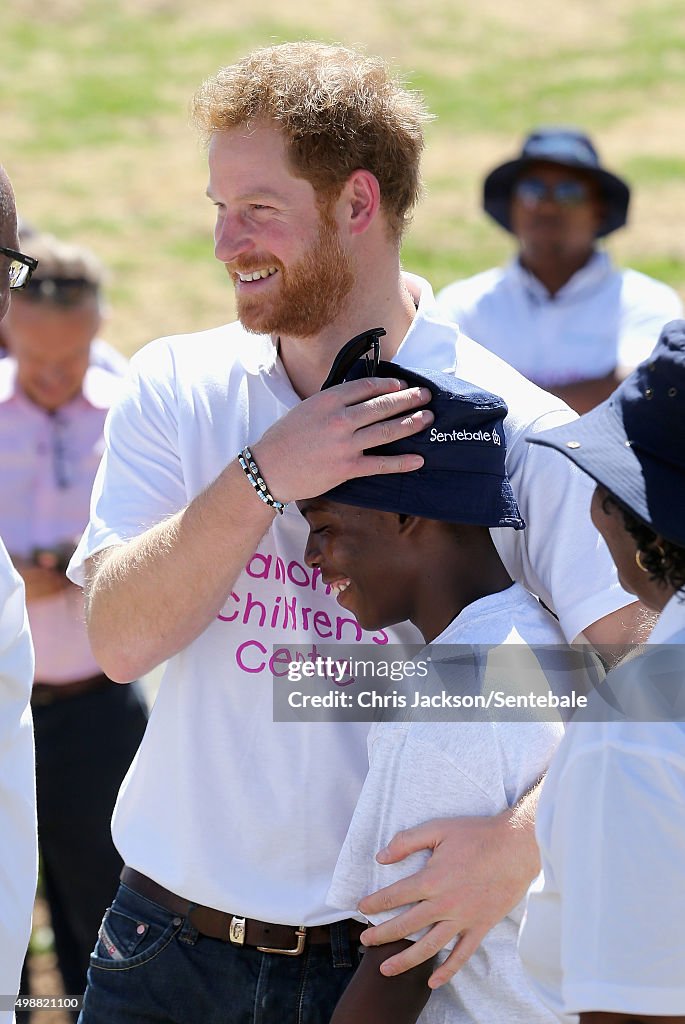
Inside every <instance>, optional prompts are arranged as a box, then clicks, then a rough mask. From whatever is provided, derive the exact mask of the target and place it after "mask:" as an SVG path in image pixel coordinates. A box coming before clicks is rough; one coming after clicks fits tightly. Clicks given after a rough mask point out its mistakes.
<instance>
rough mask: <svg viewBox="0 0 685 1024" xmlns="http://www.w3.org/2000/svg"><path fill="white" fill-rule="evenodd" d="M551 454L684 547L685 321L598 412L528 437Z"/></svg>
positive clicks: (670, 327) (671, 326)
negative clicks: (561, 457) (562, 457)
mask: <svg viewBox="0 0 685 1024" xmlns="http://www.w3.org/2000/svg"><path fill="white" fill-rule="evenodd" d="M526 440H527V441H530V442H531V443H532V444H542V445H547V446H548V447H550V448H555V449H556V450H557V451H559V452H561V453H562V454H563V455H565V456H566V457H567V458H569V459H571V461H572V462H575V464H576V465H577V466H578V467H579V469H582V470H583V472H584V473H587V474H588V476H591V477H592V479H593V480H596V481H597V483H600V484H602V486H603V487H606V489H607V490H608V491H611V493H612V494H614V495H615V496H616V497H617V498H618V499H619V500H620V501H622V502H623V504H624V505H626V506H627V507H628V508H629V509H631V511H632V512H634V513H635V515H636V516H638V517H639V518H640V519H642V520H643V522H645V523H647V525H648V526H650V527H651V528H652V529H653V530H654V531H655V532H656V533H659V534H661V536H662V537H664V538H665V539H666V540H669V541H671V542H672V543H673V544H678V545H685V511H684V510H685V320H672V321H671V322H670V323H668V324H666V326H665V327H664V329H663V330H662V332H661V335H660V337H659V340H658V342H657V344H656V347H655V348H654V351H653V352H652V354H651V356H650V357H649V358H648V359H647V360H645V362H644V363H641V364H640V365H639V366H638V367H637V369H636V370H634V371H633V373H631V375H630V376H629V377H627V378H626V379H625V380H624V381H623V383H622V384H620V385H619V387H618V388H617V389H616V391H614V393H613V395H611V397H610V398H608V399H607V400H606V402H602V404H601V405H598V406H597V408H596V409H592V410H591V411H590V412H588V413H586V414H585V415H584V416H581V417H580V419H578V420H575V421H573V422H572V423H566V424H565V425H564V426H562V427H555V428H554V429H553V430H545V431H541V432H540V433H539V434H536V435H535V436H534V437H528V438H526Z"/></svg>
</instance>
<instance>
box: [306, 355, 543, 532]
mask: <svg viewBox="0 0 685 1024" xmlns="http://www.w3.org/2000/svg"><path fill="white" fill-rule="evenodd" d="M366 373H367V369H366V366H365V364H364V363H363V362H362V361H359V362H358V363H356V364H355V365H354V367H353V368H352V370H351V371H350V372H349V373H348V374H347V375H346V376H347V379H353V378H356V377H362V376H365V375H366ZM374 376H377V377H400V378H401V379H402V380H405V381H406V382H407V384H408V385H409V386H410V387H425V388H428V389H429V391H430V392H431V395H432V398H431V401H430V402H429V403H428V405H427V406H426V408H428V409H430V410H431V411H432V412H433V414H434V415H435V421H434V423H433V424H432V425H431V426H430V427H427V428H426V429H425V430H422V431H420V432H419V433H418V434H413V435H412V436H411V437H407V438H402V439H401V440H399V441H393V442H391V443H390V444H386V445H379V446H378V447H376V448H373V449H372V450H371V452H369V453H368V454H378V455H402V454H417V455H422V456H423V459H424V464H423V466H422V467H421V469H417V470H415V471H413V472H410V473H381V474H378V475H376V476H367V477H357V478H356V479H354V480H348V481H346V482H345V483H343V484H340V486H338V487H334V488H333V490H331V491H328V492H327V494H326V495H324V497H326V498H329V499H330V500H331V501H340V502H342V503H343V504H345V505H356V506H358V507H361V508H373V509H378V510H380V511H382V512H398V513H404V514H406V515H414V516H422V517H423V518H425V519H440V520H443V521H445V522H449V523H468V524H471V525H473V526H511V527H513V528H514V529H515V530H522V529H523V527H524V526H525V523H524V522H523V519H522V518H521V514H520V512H519V509H518V505H517V504H516V499H515V498H514V493H513V491H512V489H511V484H510V483H509V479H508V477H507V474H506V471H505V468H504V459H505V454H506V447H505V437H504V426H503V421H504V417H505V416H506V414H507V411H508V410H507V405H506V403H505V402H504V401H503V400H502V399H501V398H499V396H497V395H493V394H490V392H489V391H483V390H481V389H480V388H477V387H475V386H474V385H473V384H469V383H467V382H466V381H463V380H459V378H457V377H454V376H453V375H452V374H449V373H442V372H440V371H438V370H423V369H422V370H421V371H420V372H418V371H415V370H409V369H406V368H405V367H403V366H398V365H396V364H395V363H389V362H382V361H381V362H380V363H379V364H378V370H377V371H376V372H375V374H374Z"/></svg>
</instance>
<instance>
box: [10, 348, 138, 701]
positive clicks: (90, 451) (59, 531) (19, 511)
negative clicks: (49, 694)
mask: <svg viewBox="0 0 685 1024" xmlns="http://www.w3.org/2000/svg"><path fill="white" fill-rule="evenodd" d="M16 371H17V368H16V362H15V360H14V359H12V358H7V359H3V360H0V494H1V496H2V497H1V498H0V536H2V538H3V540H4V542H5V545H6V547H7V550H8V551H9V552H10V553H11V554H12V555H15V556H18V557H21V558H30V557H31V555H32V552H33V550H34V548H36V547H43V548H53V547H56V546H57V545H59V544H63V543H69V542H74V543H75V542H76V541H77V540H78V538H79V537H80V535H81V533H82V531H83V529H84V527H85V525H86V523H87V522H88V514H89V505H90V492H91V488H92V486H93V479H94V477H95V472H96V470H97V467H98V464H99V462H100V456H101V454H102V451H103V449H104V441H103V436H102V430H103V426H104V422H105V417H106V415H107V411H108V409H109V407H110V406H111V405H112V403H113V402H114V400H115V399H116V397H117V396H118V394H119V391H120V389H121V385H122V378H121V377H118V376H116V375H115V374H114V373H110V372H108V371H107V370H105V369H103V368H102V367H99V366H90V367H89V369H88V371H87V373H86V376H85V379H84V382H83V388H82V391H81V394H80V395H78V396H77V397H76V398H74V399H72V401H70V402H69V403H67V405H64V406H62V407H61V408H60V409H58V410H57V411H56V412H54V413H50V412H47V411H46V410H45V409H42V408H41V407H40V406H38V405H35V404H34V403H33V402H31V401H30V400H29V399H28V398H27V397H26V395H25V394H24V393H23V391H21V390H20V388H19V387H18V384H17V379H16V377H17V372H16ZM28 613H29V621H30V624H31V632H32V634H33V642H34V646H35V650H36V674H35V678H36V679H40V680H41V681H42V682H51V683H66V682H70V681H72V680H75V679H85V678H87V677H89V676H92V675H96V674H97V673H98V672H99V671H100V669H99V667H98V665H97V662H96V661H95V658H94V657H93V653H92V651H91V649H90V644H89V643H88V637H87V635H86V628H85V622H84V614H83V595H82V591H81V590H80V588H78V587H74V586H72V585H71V584H69V586H68V587H67V588H66V589H65V590H63V591H60V593H58V594H55V595H51V596H49V597H43V598H40V599H36V600H32V601H30V602H29V604H28Z"/></svg>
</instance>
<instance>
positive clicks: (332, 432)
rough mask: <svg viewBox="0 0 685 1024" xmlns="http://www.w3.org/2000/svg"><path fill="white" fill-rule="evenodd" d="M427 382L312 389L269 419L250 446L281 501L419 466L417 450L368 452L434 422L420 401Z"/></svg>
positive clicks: (370, 381) (379, 381)
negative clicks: (409, 452) (414, 452)
mask: <svg viewBox="0 0 685 1024" xmlns="http://www.w3.org/2000/svg"><path fill="white" fill-rule="evenodd" d="M429 400H430V393H429V392H428V391H427V390H426V389H425V388H408V387H406V385H405V384H404V383H403V382H401V381H399V380H394V379H389V378H381V377H367V378H363V379H361V380H353V381H346V382H345V383H344V384H338V385H337V386H336V387H333V388H330V389H329V390H327V391H322V392H319V393H318V394H316V395H312V396H311V398H307V399H305V401H304V402H302V403H301V404H300V405H297V406H296V407H295V408H294V409H291V410H290V411H289V412H288V413H286V415H285V416H283V417H282V419H280V420H278V422H277V423H274V425H273V426H272V427H270V428H269V429H268V430H267V432H266V433H265V434H264V436H263V437H262V438H261V440H260V441H258V442H256V443H255V444H254V445H252V453H253V455H254V457H255V461H256V462H257V465H258V466H259V468H260V470H261V472H262V475H263V476H264V479H265V480H266V482H267V484H268V486H269V490H270V491H271V493H272V494H273V495H274V497H275V498H277V499H278V500H279V501H293V500H297V499H301V498H311V497H314V496H315V495H318V494H323V493H325V492H326V491H328V490H330V489H331V488H332V487H336V486H337V485H338V484H340V483H342V482H343V481H344V480H351V479H353V478H354V477H360V476H371V475H372V474H376V473H407V472H410V471H411V470H415V469H419V468H420V467H421V466H422V465H423V459H422V458H421V457H420V456H419V455H394V456H387V455H374V454H373V453H371V454H369V455H364V450H365V449H369V448H374V447H376V446H377V445H383V444H388V443H389V442H390V441H396V440H398V439H399V438H403V437H409V436H410V435H411V434H416V433H417V432H418V431H420V430H424V429H425V428H426V427H428V426H430V424H431V423H432V422H433V418H434V417H433V413H432V412H429V411H428V410H427V409H422V410H418V411H417V407H418V406H420V405H425V404H426V402H428V401H429Z"/></svg>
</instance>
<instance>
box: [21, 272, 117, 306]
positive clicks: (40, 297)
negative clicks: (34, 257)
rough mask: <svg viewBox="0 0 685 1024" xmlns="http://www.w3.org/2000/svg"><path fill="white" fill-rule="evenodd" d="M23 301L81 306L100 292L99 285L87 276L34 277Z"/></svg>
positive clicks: (23, 296)
mask: <svg viewBox="0 0 685 1024" xmlns="http://www.w3.org/2000/svg"><path fill="white" fill-rule="evenodd" d="M26 284H27V285H28V287H27V288H26V291H25V292H24V294H23V295H22V297H21V298H22V302H36V303H37V302H42V303H46V304H50V305H54V306H79V305H81V303H82V302H85V301H86V300H87V299H88V298H89V297H90V296H93V295H97V294H98V290H99V288H98V285H97V284H96V283H95V282H94V281H89V280H88V279H87V278H85V277H40V278H36V277H34V278H33V279H32V280H31V282H30V283H29V282H28V281H27V282H26Z"/></svg>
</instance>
